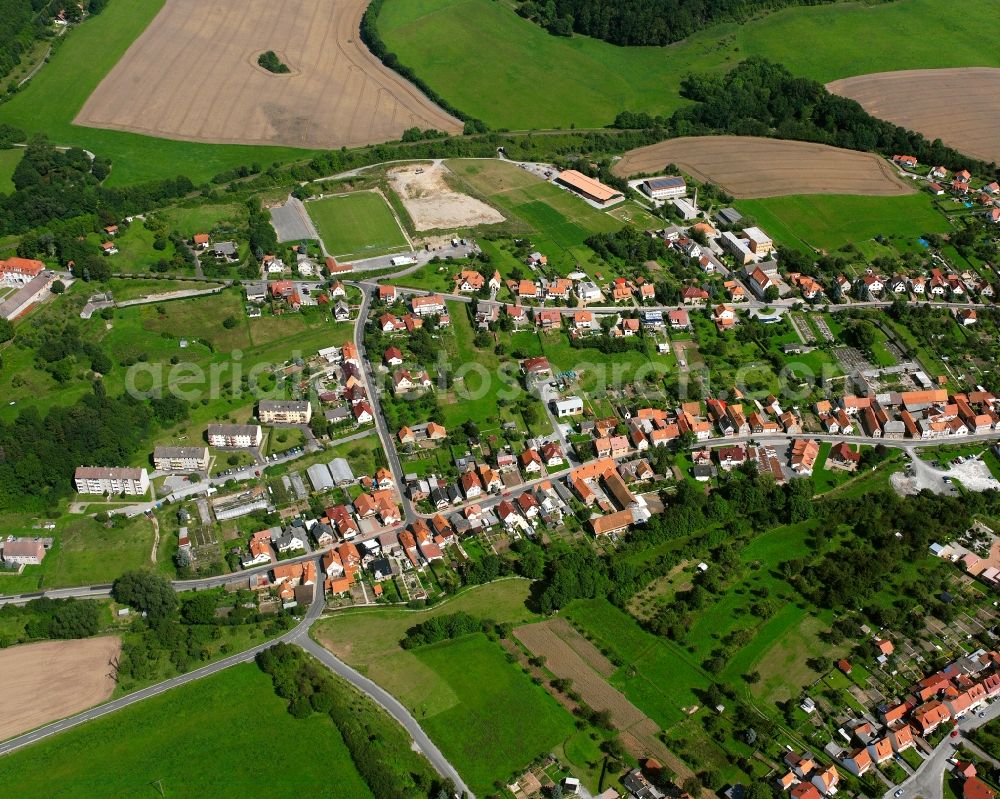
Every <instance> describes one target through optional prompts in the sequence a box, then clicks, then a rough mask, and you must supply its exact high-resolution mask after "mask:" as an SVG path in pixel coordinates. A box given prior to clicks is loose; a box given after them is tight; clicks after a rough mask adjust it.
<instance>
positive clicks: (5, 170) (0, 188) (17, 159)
mask: <svg viewBox="0 0 1000 799" xmlns="http://www.w3.org/2000/svg"><path fill="white" fill-rule="evenodd" d="M23 155H24V150H22V149H21V148H20V147H15V148H13V149H10V150H0V194H10V193H11V192H12V191H14V181H13V180H11V178H12V177H13V175H14V170H15V169H16V168H17V165H18V164H19V163H21V157H22V156H23Z"/></svg>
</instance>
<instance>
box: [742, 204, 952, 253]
mask: <svg viewBox="0 0 1000 799" xmlns="http://www.w3.org/2000/svg"><path fill="white" fill-rule="evenodd" d="M736 205H737V206H738V207H739V209H740V211H741V212H742V213H744V214H746V215H748V216H751V217H753V218H754V219H755V220H756V221H757V224H758V225H760V226H761V227H762V228H764V229H765V230H766V231H767V232H768V233H770V234H771V236H772V237H773V238H774V240H775V241H777V242H778V243H779V244H785V245H786V246H791V247H796V248H799V249H802V248H806V249H808V248H816V249H822V250H834V249H837V248H838V247H841V246H843V245H844V244H847V243H850V242H856V241H863V240H865V239H871V238H874V237H875V236H878V235H881V236H885V237H887V238H891V239H897V238H898V239H901V240H904V241H905V242H908V243H910V245H911V246H913V245H914V244H915V242H916V239H917V238H919V237H920V236H921V235H922V234H924V233H943V232H946V231H947V230H949V229H950V225H949V224H948V220H947V219H946V218H945V216H944V215H943V214H940V213H938V212H937V211H936V210H935V209H934V207H933V204H932V203H931V199H930V196H929V195H927V194H924V193H918V194H910V195H906V196H903V197H856V196H853V195H843V194H805V195H791V196H788V197H767V198H764V199H760V200H738V201H737V202H736Z"/></svg>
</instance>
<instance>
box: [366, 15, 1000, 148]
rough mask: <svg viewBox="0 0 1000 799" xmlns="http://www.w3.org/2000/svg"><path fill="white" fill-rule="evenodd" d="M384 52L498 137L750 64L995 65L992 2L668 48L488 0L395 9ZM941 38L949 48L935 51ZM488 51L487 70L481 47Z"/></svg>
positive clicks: (750, 30) (716, 34)
mask: <svg viewBox="0 0 1000 799" xmlns="http://www.w3.org/2000/svg"><path fill="white" fill-rule="evenodd" d="M378 28H379V30H380V32H381V34H382V36H383V38H384V40H385V42H386V44H387V46H388V49H389V50H390V51H392V52H394V53H396V54H397V55H398V56H399V59H400V61H401V62H402V63H403V64H406V65H407V66H409V67H411V68H413V69H414V71H415V72H416V73H417V74H418V75H419V76H420V77H421V78H423V79H424V80H426V81H427V83H428V84H429V85H430V86H431V87H432V88H433V89H434V90H435V91H437V92H439V93H440V94H441V95H442V96H443V97H444V98H445V99H447V100H448V101H449V102H451V103H453V104H454V105H455V106H456V107H458V108H460V109H462V110H463V111H465V112H466V113H468V114H471V115H473V116H476V117H479V118H481V119H483V120H485V121H486V122H487V123H488V124H490V125H492V126H494V127H506V128H511V129H513V130H518V129H526V128H553V127H569V126H570V125H571V124H575V125H576V126H577V127H582V126H588V127H590V126H603V125H606V124H608V123H609V122H611V121H612V120H613V119H614V117H615V114H616V113H617V112H618V111H621V110H626V109H627V110H631V111H651V112H658V113H665V112H670V111H672V110H674V109H675V108H677V107H679V106H680V105H681V104H682V103H683V100H681V98H680V96H679V87H680V81H681V79H682V78H683V76H684V75H685V74H686V73H688V72H692V71H696V72H697V71H721V70H725V69H728V68H730V67H732V66H733V65H735V64H736V63H738V62H739V61H741V60H742V59H744V58H746V57H747V56H751V55H762V56H767V57H769V58H771V59H773V60H775V61H780V62H782V63H784V64H785V65H786V66H788V67H789V68H790V69H791V70H792V71H793V72H795V73H796V74H800V75H803V76H806V77H811V78H816V79H818V80H822V81H829V80H834V79H836V78H843V77H848V76H850V75H858V74H863V73H866V72H879V71H886V70H893V69H918V68H929V67H956V66H1000V51H998V49H997V48H995V47H993V48H990V47H984V46H983V43H984V41H985V42H990V41H994V42H995V41H996V38H997V34H998V33H1000V16H998V15H997V14H996V13H995V8H994V6H993V4H992V3H991V2H990V0H956V2H953V3H948V4H943V3H940V2H935V0H900V1H899V2H895V3H885V4H879V5H875V6H871V5H868V4H862V3H857V4H854V3H851V4H847V3H837V4H831V5H828V6H822V7H816V6H809V7H804V8H789V9H786V10H783V11H779V12H777V13H774V14H770V15H767V16H764V17H762V18H761V19H758V20H755V21H752V22H748V23H745V24H742V25H739V24H725V25H719V26H715V27H712V28H711V29H708V30H705V31H702V32H701V33H698V34H696V35H695V36H692V37H690V38H688V39H687V40H685V41H683V42H680V43H677V44H674V45H672V46H670V47H662V48H661V47H616V46H614V45H611V44H608V43H606V42H602V41H598V40H595V39H590V38H587V37H584V36H573V37H571V38H561V37H555V36H551V35H549V34H548V33H547V32H546V31H544V30H543V29H542V28H540V27H539V26H538V25H536V24H534V23H533V22H529V21H528V20H524V19H521V18H520V17H518V16H517V15H516V14H515V13H514V11H513V10H512V8H511V7H510V5H508V4H506V3H496V2H491V0H390V2H387V3H386V4H385V5H384V6H383V8H382V11H381V13H380V14H379V18H378ZM928 30H934V31H937V32H940V35H941V36H942V37H944V38H946V39H947V41H948V42H949V45H948V47H943V48H941V47H930V46H927V44H926V42H925V38H924V37H925V35H926V31H928ZM484 41H485V42H489V61H488V65H487V66H486V67H485V68H482V69H470V68H469V65H470V64H478V63H480V62H481V61H482V56H483V53H482V43H483V42H484Z"/></svg>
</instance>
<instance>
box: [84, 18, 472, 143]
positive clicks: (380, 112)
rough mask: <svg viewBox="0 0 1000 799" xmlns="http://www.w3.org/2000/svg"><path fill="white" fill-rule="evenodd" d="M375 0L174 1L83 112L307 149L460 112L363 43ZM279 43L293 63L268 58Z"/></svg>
mask: <svg viewBox="0 0 1000 799" xmlns="http://www.w3.org/2000/svg"><path fill="white" fill-rule="evenodd" d="M367 5H368V0H333V2H319V0H277V2H275V0H246V2H237V0H218V1H217V2H213V3H203V2H199V1H198V0H167V3H166V5H165V6H164V8H163V10H162V11H161V12H160V13H159V14H158V15H157V16H156V18H155V19H154V20H153V22H152V24H151V25H150V26H149V27H148V28H147V29H146V30H145V31H144V32H143V34H142V35H141V36H140V37H139V38H138V39H136V41H135V42H134V43H133V44H132V46H131V47H129V49H128V51H127V52H126V53H125V55H124V56H123V57H122V58H121V60H120V61H119V62H118V63H117V64H116V65H115V67H114V69H112V70H111V72H110V73H108V75H107V76H106V77H105V78H104V80H102V81H101V83H100V84H99V85H98V87H97V88H96V89H95V90H94V92H93V94H91V95H90V97H89V98H88V99H87V102H86V103H85V104H84V106H83V108H82V109H81V110H80V113H79V114H78V115H77V117H76V119H75V120H74V122H75V124H77V125H84V126H87V127H95V128H110V129H114V130H123V131H129V132H133V133H142V134H146V135H149V136H157V137H162V138H168V139H181V140H187V141H198V142H214V143H228V144H268V145H284V146H292V147H306V148H334V147H359V146H363V145H367V144H376V143H379V142H386V141H392V140H396V139H399V138H400V137H401V135H402V133H403V131H404V130H406V129H407V128H411V127H418V128H421V129H429V128H431V129H435V130H440V131H444V132H447V133H460V132H461V131H462V124H461V123H460V122H459V120H457V119H455V118H454V117H452V116H450V115H449V114H447V113H445V112H444V111H443V110H442V109H441V108H439V107H438V106H437V105H435V104H434V103H432V102H431V101H430V100H428V99H427V97H425V96H424V95H423V94H422V93H421V92H420V91H419V90H418V89H417V88H416V87H414V86H413V85H412V84H410V83H409V82H408V81H406V80H404V79H403V78H401V77H400V76H399V75H397V74H396V73H395V72H392V71H391V70H389V69H387V68H386V67H384V66H383V65H382V63H381V62H380V61H379V60H378V59H377V58H375V56H373V55H372V54H371V52H370V51H369V50H368V48H367V47H366V46H365V45H364V43H363V42H362V41H361V37H360V34H359V26H360V23H361V17H362V15H363V14H364V11H365V8H366V7H367ZM268 51H273V52H274V53H275V54H276V55H277V57H278V59H279V60H280V61H281V63H283V64H284V65H285V66H287V67H288V72H287V73H274V72H270V71H268V70H267V69H265V68H263V67H262V66H260V65H259V64H258V58H259V57H260V56H261V55H262V54H263V53H266V52H268Z"/></svg>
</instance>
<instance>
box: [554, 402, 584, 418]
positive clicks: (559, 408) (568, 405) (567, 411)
mask: <svg viewBox="0 0 1000 799" xmlns="http://www.w3.org/2000/svg"><path fill="white" fill-rule="evenodd" d="M555 406H556V416H558V417H559V418H560V419H562V418H564V417H566V416H578V415H580V414H581V413H583V400H582V399H580V398H579V397H566V398H565V399H561V400H556V402H555Z"/></svg>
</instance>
